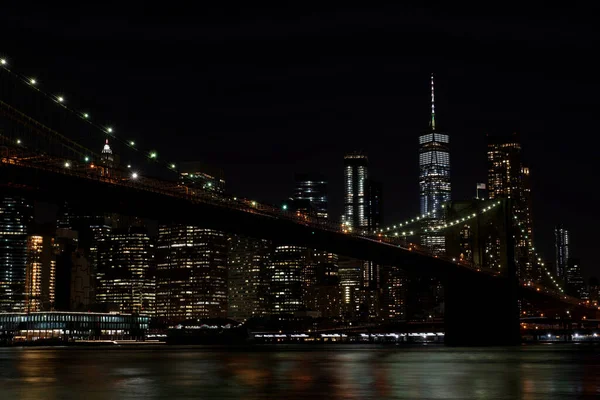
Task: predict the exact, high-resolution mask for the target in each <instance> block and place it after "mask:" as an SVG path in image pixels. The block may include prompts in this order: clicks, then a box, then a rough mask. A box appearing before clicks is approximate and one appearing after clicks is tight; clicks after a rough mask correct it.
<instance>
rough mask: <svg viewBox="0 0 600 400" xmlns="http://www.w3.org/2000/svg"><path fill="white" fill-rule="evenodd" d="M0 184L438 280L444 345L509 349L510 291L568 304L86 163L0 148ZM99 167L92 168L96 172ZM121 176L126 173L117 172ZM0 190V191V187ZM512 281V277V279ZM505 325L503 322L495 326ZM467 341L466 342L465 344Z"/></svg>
mask: <svg viewBox="0 0 600 400" xmlns="http://www.w3.org/2000/svg"><path fill="white" fill-rule="evenodd" d="M0 157H2V158H1V160H2V162H1V166H2V168H1V173H0V185H2V186H3V190H6V189H7V188H10V190H12V191H14V192H21V191H23V192H27V193H29V194H30V195H31V196H33V197H34V198H36V199H38V200H42V201H48V202H53V203H56V204H61V203H62V202H64V201H68V202H70V203H71V204H76V205H80V206H84V207H85V208H88V209H89V210H103V211H105V212H117V213H121V214H125V215H135V216H138V217H145V218H151V219H157V220H159V221H160V222H161V223H181V224H191V225H199V226H202V227H206V228H212V229H218V230H222V231H225V232H229V233H234V234H240V235H246V236H250V237H257V238H263V239H269V240H272V241H273V242H274V243H276V244H294V245H300V246H306V247H310V248H316V249H322V250H327V251H331V252H334V253H338V254H343V255H347V256H350V257H355V258H357V259H364V260H371V261H373V262H376V263H378V264H381V265H384V266H385V265H395V266H398V267H400V268H402V269H403V270H404V271H405V273H406V274H407V275H408V276H414V275H421V276H422V275H427V276H435V277H437V278H439V279H441V280H442V282H443V284H444V289H445V320H446V329H445V330H446V343H448V344H516V343H518V342H519V340H520V339H519V321H518V308H517V304H518V303H517V299H518V297H517V290H519V288H520V289H522V290H523V289H524V292H525V293H527V292H529V293H534V294H536V295H537V296H541V295H543V296H546V297H547V298H551V299H552V301H563V302H564V301H571V302H572V299H570V298H569V299H567V298H566V297H564V298H562V297H558V296H557V294H556V293H555V292H552V291H550V290H549V289H547V288H543V289H540V290H537V288H532V287H530V286H527V285H526V284H525V285H523V284H521V285H520V284H519V283H518V281H517V279H516V277H515V278H514V279H509V278H507V277H505V276H501V275H498V274H496V273H492V272H489V271H481V270H480V269H477V268H472V267H470V266H467V265H464V264H461V263H456V262H452V261H449V260H446V259H442V258H436V257H432V256H430V255H427V254H424V253H423V252H420V251H416V250H414V249H413V248H406V247H401V246H399V245H397V244H391V243H385V242H383V241H381V240H378V239H373V238H368V237H363V236H359V235H355V234H349V233H344V232H343V231H342V230H341V227H339V226H337V224H331V223H327V222H323V221H318V220H315V219H313V218H310V217H305V216H297V215H294V214H292V213H283V212H281V211H280V210H278V209H276V208H275V207H269V206H265V205H261V204H259V203H256V202H253V201H249V200H243V199H239V200H238V199H237V198H235V197H228V196H222V195H219V194H216V193H214V192H204V191H202V192H198V193H190V191H193V189H190V188H186V187H182V186H181V185H178V184H176V183H169V182H163V181H159V180H153V179H148V178H139V179H136V180H132V179H129V178H120V179H118V178H107V177H102V176H100V175H99V174H97V173H96V171H92V169H93V168H92V167H91V166H90V165H89V164H76V163H71V164H70V166H69V168H66V167H65V164H64V160H60V159H54V158H50V157H46V156H41V157H40V156H32V155H25V154H23V153H22V152H18V151H17V152H15V151H14V149H11V148H6V147H4V148H0ZM96 168H98V167H96ZM121 176H125V175H124V174H122V175H121ZM2 186H0V187H2ZM515 276H516V275H515ZM473 318H479V319H480V320H479V321H478V324H480V325H489V326H490V330H491V331H492V329H491V328H494V329H493V331H494V332H496V333H495V334H494V335H491V336H488V337H486V338H479V339H480V340H483V341H482V342H478V340H471V339H473V338H469V335H467V334H466V333H467V332H468V326H469V325H470V324H471V323H472V321H473ZM499 321H504V322H505V323H500V324H499ZM499 326H501V327H502V328H499ZM467 340H468V341H467Z"/></svg>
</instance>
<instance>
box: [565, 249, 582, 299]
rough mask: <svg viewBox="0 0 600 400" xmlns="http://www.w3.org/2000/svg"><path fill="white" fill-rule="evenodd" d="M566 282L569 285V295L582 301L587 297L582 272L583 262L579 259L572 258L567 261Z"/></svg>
mask: <svg viewBox="0 0 600 400" xmlns="http://www.w3.org/2000/svg"><path fill="white" fill-rule="evenodd" d="M565 282H566V284H567V293H569V294H570V295H571V296H575V297H577V298H580V299H582V298H584V296H586V295H587V293H586V290H585V289H586V287H585V284H584V281H583V274H582V271H581V261H580V260H579V259H578V258H572V257H571V258H569V259H568V260H567V267H566V269H565Z"/></svg>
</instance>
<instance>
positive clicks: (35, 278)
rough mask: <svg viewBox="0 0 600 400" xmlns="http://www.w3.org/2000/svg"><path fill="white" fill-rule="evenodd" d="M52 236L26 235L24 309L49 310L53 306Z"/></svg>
mask: <svg viewBox="0 0 600 400" xmlns="http://www.w3.org/2000/svg"><path fill="white" fill-rule="evenodd" d="M53 246H54V238H52V237H50V236H41V235H29V236H28V237H27V272H26V279H25V310H27V312H36V311H49V310H52V309H53V308H54V300H55V285H56V258H55V256H54V252H53Z"/></svg>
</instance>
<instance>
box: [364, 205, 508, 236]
mask: <svg viewBox="0 0 600 400" xmlns="http://www.w3.org/2000/svg"><path fill="white" fill-rule="evenodd" d="M499 205H500V201H496V202H493V203H492V204H490V205H488V206H486V207H483V208H482V209H481V210H480V211H479V213H477V212H474V213H469V214H468V215H466V216H464V217H460V218H457V219H456V220H453V221H450V222H446V223H444V224H440V225H438V226H435V227H433V228H430V229H427V228H425V229H424V230H423V232H424V233H425V232H431V233H435V232H442V231H443V230H444V229H448V228H451V227H453V226H456V225H458V224H461V223H464V222H467V221H469V220H472V219H473V218H476V217H477V215H482V214H485V213H487V212H488V211H491V210H492V209H494V208H496V207H497V206H499ZM417 218H419V217H417ZM420 219H421V218H419V219H417V221H418V220H420ZM411 222H412V221H411ZM404 226H406V224H404ZM400 227H402V224H400V225H398V228H400ZM394 229H397V228H396V225H394V226H392V229H390V228H386V233H385V234H383V236H384V237H388V236H412V235H415V231H402V232H400V231H399V230H396V231H394ZM389 231H391V232H389ZM375 232H377V231H375ZM379 232H380V233H381V232H383V230H381V231H379ZM388 232H389V234H388Z"/></svg>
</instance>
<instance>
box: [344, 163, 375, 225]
mask: <svg viewBox="0 0 600 400" xmlns="http://www.w3.org/2000/svg"><path fill="white" fill-rule="evenodd" d="M368 164H369V160H368V158H367V156H366V155H363V154H361V153H358V152H355V153H349V154H346V155H345V156H344V214H343V216H342V223H343V224H344V225H345V226H347V227H348V228H350V229H352V230H366V229H367V228H368V226H369V214H368V211H369V210H368V199H367V191H368V179H369V168H368Z"/></svg>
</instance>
